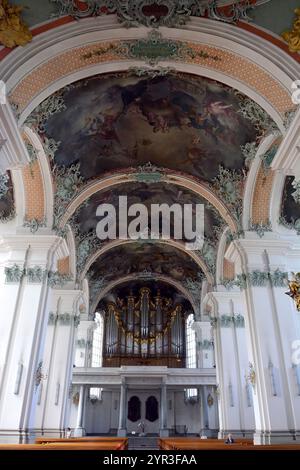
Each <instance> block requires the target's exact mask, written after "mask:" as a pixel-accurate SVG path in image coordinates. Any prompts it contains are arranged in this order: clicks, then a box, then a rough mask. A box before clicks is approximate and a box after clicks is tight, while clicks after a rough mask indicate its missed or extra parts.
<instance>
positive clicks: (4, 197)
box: [0, 172, 15, 222]
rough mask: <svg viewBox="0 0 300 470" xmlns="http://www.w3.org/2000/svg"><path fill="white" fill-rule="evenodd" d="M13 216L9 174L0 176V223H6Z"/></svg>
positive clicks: (13, 209)
mask: <svg viewBox="0 0 300 470" xmlns="http://www.w3.org/2000/svg"><path fill="white" fill-rule="evenodd" d="M14 216H15V206H14V193H13V183H12V180H11V174H10V172H7V173H4V174H0V221H1V222H8V221H9V220H11V219H13V218H14Z"/></svg>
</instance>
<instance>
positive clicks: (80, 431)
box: [74, 385, 86, 437]
mask: <svg viewBox="0 0 300 470" xmlns="http://www.w3.org/2000/svg"><path fill="white" fill-rule="evenodd" d="M85 395H86V389H85V386H84V385H80V389H79V402H78V409H77V420H76V428H75V429H74V437H82V436H84V435H85V430H84V428H83V411H84V404H85V398H86V396H85Z"/></svg>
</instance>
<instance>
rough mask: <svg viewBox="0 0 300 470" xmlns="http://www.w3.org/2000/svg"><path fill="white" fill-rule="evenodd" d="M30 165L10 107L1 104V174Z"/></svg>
mask: <svg viewBox="0 0 300 470" xmlns="http://www.w3.org/2000/svg"><path fill="white" fill-rule="evenodd" d="M28 163H29V155H28V152H27V149H26V147H25V144H24V142H23V139H22V136H21V134H20V132H19V129H18V126H17V123H16V120H15V117H14V115H13V112H12V110H11V108H10V105H9V104H8V103H6V104H0V172H1V173H4V172H5V171H7V170H9V169H11V168H15V167H20V166H23V165H27V164H28Z"/></svg>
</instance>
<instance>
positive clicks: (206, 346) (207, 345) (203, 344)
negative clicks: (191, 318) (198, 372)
mask: <svg viewBox="0 0 300 470" xmlns="http://www.w3.org/2000/svg"><path fill="white" fill-rule="evenodd" d="M198 346H199V349H201V350H202V351H208V350H210V349H214V342H213V341H212V340H208V339H204V340H203V341H199V342H198Z"/></svg>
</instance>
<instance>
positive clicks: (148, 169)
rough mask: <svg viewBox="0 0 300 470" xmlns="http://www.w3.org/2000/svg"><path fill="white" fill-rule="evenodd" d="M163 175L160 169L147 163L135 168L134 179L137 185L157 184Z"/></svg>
mask: <svg viewBox="0 0 300 470" xmlns="http://www.w3.org/2000/svg"><path fill="white" fill-rule="evenodd" d="M164 175H165V173H164V171H163V170H162V169H161V168H159V167H157V166H156V165H152V163H151V162H148V163H146V164H145V165H140V166H139V167H138V168H137V172H136V173H134V178H135V180H136V181H137V182H139V183H158V182H160V181H161V180H162V179H163V177H164Z"/></svg>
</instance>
